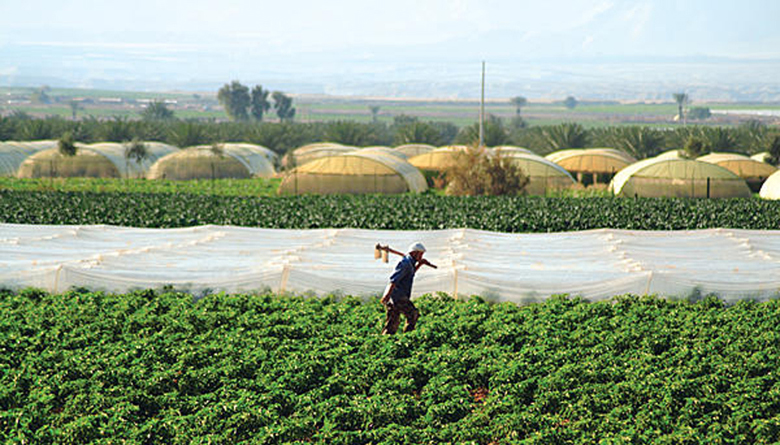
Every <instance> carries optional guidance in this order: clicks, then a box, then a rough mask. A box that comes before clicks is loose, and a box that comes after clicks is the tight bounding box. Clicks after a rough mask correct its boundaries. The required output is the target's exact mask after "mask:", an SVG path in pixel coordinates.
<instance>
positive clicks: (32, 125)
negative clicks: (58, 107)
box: [17, 119, 62, 141]
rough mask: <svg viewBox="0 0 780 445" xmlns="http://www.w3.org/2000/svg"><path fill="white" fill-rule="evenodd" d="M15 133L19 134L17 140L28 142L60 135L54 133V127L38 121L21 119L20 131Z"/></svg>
mask: <svg viewBox="0 0 780 445" xmlns="http://www.w3.org/2000/svg"><path fill="white" fill-rule="evenodd" d="M17 133H18V134H19V137H18V139H21V140H28V141H31V140H32V141H34V140H42V139H51V138H53V137H54V135H55V134H62V133H57V132H56V129H55V125H50V124H49V123H47V122H45V121H43V120H40V119H21V125H20V129H19V131H18V132H17Z"/></svg>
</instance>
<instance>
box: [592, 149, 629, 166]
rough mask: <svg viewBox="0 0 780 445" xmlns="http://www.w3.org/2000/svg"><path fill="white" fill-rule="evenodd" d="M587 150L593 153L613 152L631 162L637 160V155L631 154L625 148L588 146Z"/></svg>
mask: <svg viewBox="0 0 780 445" xmlns="http://www.w3.org/2000/svg"><path fill="white" fill-rule="evenodd" d="M587 151H588V152H593V153H608V154H613V155H615V156H619V157H621V158H623V159H624V160H625V161H626V162H628V163H629V164H633V163H634V162H636V161H637V159H636V158H635V157H633V156H631V155H630V154H628V153H626V152H625V151H623V150H618V149H617V148H607V147H599V148H588V149H587Z"/></svg>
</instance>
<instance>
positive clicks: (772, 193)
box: [758, 170, 780, 199]
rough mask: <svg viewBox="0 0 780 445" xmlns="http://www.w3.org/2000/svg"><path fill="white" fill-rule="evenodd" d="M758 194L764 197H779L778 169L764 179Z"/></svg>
mask: <svg viewBox="0 0 780 445" xmlns="http://www.w3.org/2000/svg"><path fill="white" fill-rule="evenodd" d="M758 196H760V197H762V198H764V199H780V170H778V171H776V172H774V173H773V174H772V176H770V177H769V178H768V179H767V180H766V181H764V185H762V186H761V191H759V193H758Z"/></svg>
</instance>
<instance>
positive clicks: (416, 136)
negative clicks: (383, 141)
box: [393, 119, 447, 146]
mask: <svg viewBox="0 0 780 445" xmlns="http://www.w3.org/2000/svg"><path fill="white" fill-rule="evenodd" d="M393 129H394V132H393V133H394V134H393V144H394V145H403V144H430V145H433V146H442V145H447V143H446V142H444V137H443V136H442V134H441V133H440V132H439V130H438V129H437V128H436V127H435V126H434V125H433V124H431V123H430V122H421V121H419V120H416V119H415V120H413V121H412V122H408V123H403V124H400V125H394V127H393Z"/></svg>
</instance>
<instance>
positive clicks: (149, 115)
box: [141, 100, 174, 121]
mask: <svg viewBox="0 0 780 445" xmlns="http://www.w3.org/2000/svg"><path fill="white" fill-rule="evenodd" d="M141 119H143V120H147V121H165V120H170V119H174V115H173V110H170V109H168V107H167V106H166V105H165V102H163V101H161V100H153V101H152V102H150V103H149V105H147V106H146V108H144V110H143V111H141Z"/></svg>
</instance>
